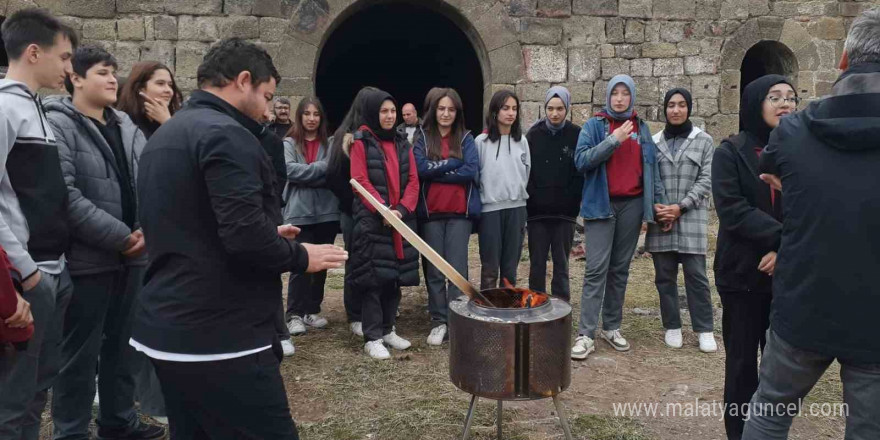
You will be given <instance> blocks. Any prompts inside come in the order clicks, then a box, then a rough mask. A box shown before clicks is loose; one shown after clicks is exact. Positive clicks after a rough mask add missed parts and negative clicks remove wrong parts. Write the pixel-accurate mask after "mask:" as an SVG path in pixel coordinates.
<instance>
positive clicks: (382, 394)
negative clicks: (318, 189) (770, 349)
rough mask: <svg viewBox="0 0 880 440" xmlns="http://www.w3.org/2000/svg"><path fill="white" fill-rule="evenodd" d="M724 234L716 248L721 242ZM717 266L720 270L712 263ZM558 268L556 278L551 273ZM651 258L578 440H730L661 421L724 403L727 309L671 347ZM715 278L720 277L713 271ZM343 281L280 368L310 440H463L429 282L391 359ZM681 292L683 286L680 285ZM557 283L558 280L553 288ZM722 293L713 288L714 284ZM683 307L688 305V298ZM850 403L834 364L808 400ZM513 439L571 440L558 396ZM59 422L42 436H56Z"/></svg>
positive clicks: (604, 354)
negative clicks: (642, 408) (633, 409)
mask: <svg viewBox="0 0 880 440" xmlns="http://www.w3.org/2000/svg"><path fill="white" fill-rule="evenodd" d="M714 241H715V240H714V237H713V238H711V239H710V242H712V243H713V245H714ZM527 262H528V251H527V250H525V251H524V252H523V258H522V264H521V265H520V270H519V279H520V283H522V284H524V283H525V281H524V280H526V279H527V275H528V263H527ZM470 263H471V264H470V267H471V269H470V274H469V275H470V276H469V278H470V279H471V280H472V281H476V280H477V279H478V273H479V257H478V252H477V246H476V236H474V237H473V239H472V242H471V257H470ZM710 267H711V262H710ZM548 272H550V271H549V270H548ZM583 273H584V264H583V261H575V260H572V263H571V286H572V292H573V295H572V297H573V304H572V305H573V309H574V311H573V316H572V318H573V319H572V322H573V327H575V328H573V329H572V333H573V334H574V332H575V331H576V326H577V319H578V315H579V294H578V292H580V286H581V282H582V278H583ZM653 273H654V271H653V265H652V262H651V259H650V256H639V257H637V258H635V259H634V260H633V264H632V270H631V274H630V279H629V287H628V289H627V297H626V302H625V306H624V307H625V310H624V319H623V324H622V332H623V334H624V336H625V337H626V338H627V339H628V340H629V341H630V344H631V345H632V347H633V348H632V350H631V351H629V352H627V353H619V352H616V351H614V350H612V349H611V348H610V347H609V346H608V344H606V343H604V342H603V341H597V351H596V352H595V353H593V354H592V355H591V356H590V358H589V359H588V360H587V361H585V362H577V361H572V383H571V386H570V388H569V389H568V390H566V391H565V392H564V393H562V394H561V396H562V399H563V401H564V404H565V406H566V408H567V411H568V416H569V419H570V420H571V423H572V431H573V433H574V436H575V438H577V439H591V440H647V439H660V440H666V439H676V440H707V439H724V438H725V436H724V425H723V422H722V420H721V413H720V412H719V411H718V410H715V414H708V413H704V414H697V415H693V414H690V413H686V414H685V415H684V416H682V415H679V416H676V417H673V416H671V415H670V414H661V413H662V412H663V411H665V408H666V405H667V403H670V404H675V403H681V404H682V406H680V407H679V408H682V409H681V410H680V411H683V410H684V408H687V407H686V406H684V405H685V404H687V405H690V406H691V407H693V406H698V405H702V406H698V407H699V408H703V411H706V409H705V408H706V407H708V406H709V405H712V404H713V402H721V401H722V393H723V376H724V351H723V345H722V342H721V313H722V310H721V305H720V300H719V299H718V296H717V294H715V293H714V290H713V303H714V305H715V307H716V314H715V318H716V319H715V331H716V339H717V340H718V346H719V352H718V353H714V354H703V353H701V352H700V351H699V350H698V349H697V340H696V337H695V335H694V334H693V333H692V332H691V331H690V330H689V324H690V320H689V316H688V314H687V312H686V310H683V312H682V314H683V316H682V320H683V322H684V326H683V333H684V335H685V345H684V347H683V348H681V349H678V350H673V349H669V348H667V347H666V346H665V345H664V343H663V329H662V325H661V322H660V316H659V300H658V298H657V293H656V290H655V288H654V285H653ZM709 275H710V281H711V278H712V273H711V270H710V274H709ZM342 282H343V274H342V273H340V272H338V271H334V272H333V273H331V274H330V276H329V277H328V282H327V289H326V297H325V301H324V306H323V312H322V314H323V315H324V316H326V317H327V318H328V319H329V320H330V325H329V328H327V329H322V330H309V332H308V333H307V334H305V335H303V336H298V337H296V338H294V343H295V345H296V354H295V355H294V356H293V357H290V358H287V359H285V360H284V362H283V363H282V365H281V371H282V375H283V376H284V378H285V382H286V387H287V393H288V396H289V401H290V406H291V410H292V412H293V416H294V419H295V420H296V423H297V426H298V428H299V431H300V435H301V438H303V439H304V440H362V439H363V440H377V439H378V440H414V439H452V438H460V435H461V430H462V427H463V423H464V416H465V413H466V411H467V406H468V402H469V397H470V396H469V395H467V394H466V393H464V392H463V391H460V390H458V389H457V388H455V387H454V386H453V385H452V384H451V383H450V382H449V380H448V356H449V351H448V343H444V345H443V346H442V347H429V346H428V345H427V344H426V343H425V338H426V337H427V335H428V333H429V331H430V328H431V327H430V322H429V317H428V315H427V307H426V304H427V293H426V291H425V288H424V286H419V287H414V288H406V289H405V290H404V295H403V300H402V302H401V310H400V313H401V316H400V318H399V320H398V323H397V331H398V333H399V334H400V335H401V336H403V337H405V338H408V339H409V340H411V341H412V343H413V347H412V348H411V349H409V350H407V351H405V352H398V351H394V352H392V355H393V358H392V360H390V361H384V362H380V361H374V360H371V359H369V358H367V357H366V355H364V353H363V341H362V340H361V338H358V337H355V336H354V335H352V334H351V333H350V332H349V329H348V325H347V324H346V322H345V321H346V320H345V312H344V308H343V304H342ZM680 283H681V284H680V285H681V286H683V281H681V282H680ZM548 284H549V283H548ZM713 289H714V288H713ZM681 303H682V305H684V304H686V303H685V302H684V300H683V299H682V301H681ZM840 401H841V384H840V379H839V367H838V366H837V364H834V365H833V366H832V368H831V369H829V371H828V372H826V374H825V375H824V377H823V378H822V380H821V381H820V382H819V384H818V385H817V386H816V388H815V389H814V390H813V391H812V392H811V394H810V396H808V398H807V403H808V404H809V403H829V404H833V403H838V402H840ZM624 403H633V404H637V403H647V404H651V403H656V404H659V405H660V407H659V410H658V414H657V415H655V416H650V415H645V414H642V415H631V414H627V415H624V414H616V413H615V407H614V405H615V404H624ZM504 408H505V410H504V437H505V438H506V439H534V440H538V439H542V440H543V439H561V438H563V436H562V430H561V429H560V428H559V425H558V422H557V419H556V414H555V411H554V410H553V404H552V401H551V400H539V401H531V402H505V404H504ZM494 411H495V402H493V401H486V400H481V401H480V402H479V404H478V406H477V411H476V416H475V417H476V418H475V421H474V426H473V428H472V430H471V437H470V438H472V439H484V440H485V439H490V438H491V439H494V438H495V428H494V426H493V424H494ZM49 417H50V416H49V415H48V414H47V415H46V417H45V419H46V420H45V421H46V425H47V426H46V427H45V428H46V429H45V430H44V433H45V434H46V435H44V437H43V438H50V437H49V436H48V434H49V432H50V429H51V428H50V426H48V425H50V423H49ZM843 432H844V420H843V418H842V417H810V416H803V417H798V418H796V420H795V422H794V427H793V429H792V435H791V438H792V439H799V440H813V439H835V438H837V439H839V438H842V437H843Z"/></svg>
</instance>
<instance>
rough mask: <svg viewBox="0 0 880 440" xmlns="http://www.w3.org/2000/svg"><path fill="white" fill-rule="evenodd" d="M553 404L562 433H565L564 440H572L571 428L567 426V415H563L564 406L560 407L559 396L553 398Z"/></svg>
mask: <svg viewBox="0 0 880 440" xmlns="http://www.w3.org/2000/svg"><path fill="white" fill-rule="evenodd" d="M553 404H554V405H556V415H557V416H558V417H559V424H560V425H562V431H563V432H565V440H572V436H571V428H570V427H569V426H568V415H566V414H565V406H563V405H562V399H560V398H559V396H553Z"/></svg>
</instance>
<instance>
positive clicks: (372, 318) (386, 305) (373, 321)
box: [361, 283, 400, 342]
mask: <svg viewBox="0 0 880 440" xmlns="http://www.w3.org/2000/svg"><path fill="white" fill-rule="evenodd" d="M399 305H400V286H398V285H397V283H387V284H384V285H382V286H379V287H372V288H369V289H363V290H362V291H361V319H362V321H361V322H362V325H363V329H364V341H366V342H370V341H376V340H379V339H382V336H385V335H387V334H388V333H391V331H392V330H393V329H394V323H395V321H396V319H397V307H398V306H399Z"/></svg>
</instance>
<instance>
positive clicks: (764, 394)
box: [742, 328, 880, 440]
mask: <svg viewBox="0 0 880 440" xmlns="http://www.w3.org/2000/svg"><path fill="white" fill-rule="evenodd" d="M834 359H835V358H834V357H833V356H827V355H823V354H820V353H814V352H811V351H806V350H801V349H799V348H797V347H793V346H791V345H790V344H788V343H787V342H785V341H784V340H782V338H780V337H779V335H777V334H776V333H774V332H773V329H772V328H771V329H770V330H768V331H767V346H766V347H765V349H764V354H763V356H762V357H761V372H760V381H759V385H758V391H756V392H755V395H754V396H752V401H751V403H750V408H749V409H750V414H751V417H750V418H749V420H748V421H746V427H745V430H744V431H743V437H742V438H743V440H775V439H786V438H788V431H789V429H790V428H791V422H792V419H793V414H791V413H789V412H785V411H769V408H771V407H773V408H782V407H788V406H789V405H797V404H798V403H800V401H801V399H803V398H804V397H805V396H806V395H807V394H808V393H809V392H810V390H811V389H812V388H813V386H814V385H815V384H816V382H817V381H818V380H819V378H821V377H822V374H824V373H825V370H826V369H828V366H829V365H831V362H833V361H834ZM837 361H838V362H839V363H840V380H841V382H843V401H844V403H845V404H846V407H847V409H848V414H846V434H845V436H844V439H846V440H869V439H870V440H875V439H878V438H880V364H866V363H863V362H853V361H848V360H846V359H838V360H837ZM805 411H806V409H805Z"/></svg>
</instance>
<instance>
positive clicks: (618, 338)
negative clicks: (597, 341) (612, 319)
mask: <svg viewBox="0 0 880 440" xmlns="http://www.w3.org/2000/svg"><path fill="white" fill-rule="evenodd" d="M601 336H602V339H604V340H605V342H607V343H608V344H609V345H611V347H612V348H614V349H615V350H617V351H629V349H630V347H629V342H626V339H624V338H623V335H621V334H620V330H607V331H606V330H603V331H602V333H601Z"/></svg>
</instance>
